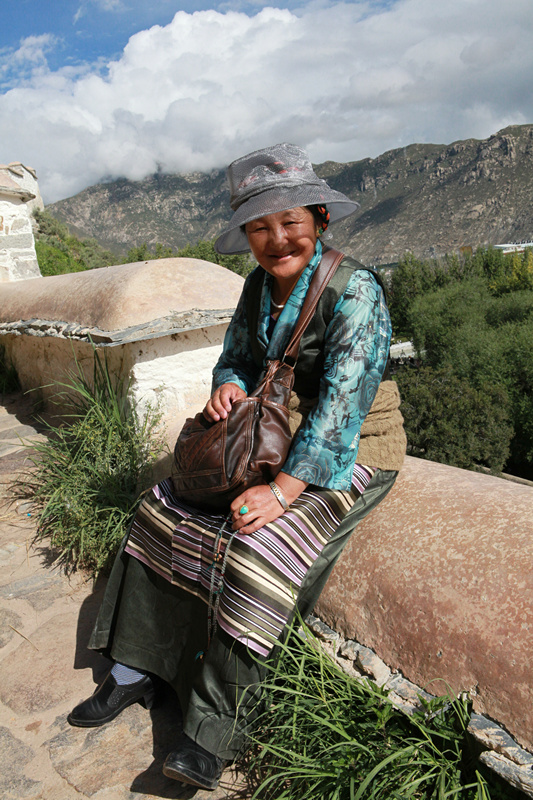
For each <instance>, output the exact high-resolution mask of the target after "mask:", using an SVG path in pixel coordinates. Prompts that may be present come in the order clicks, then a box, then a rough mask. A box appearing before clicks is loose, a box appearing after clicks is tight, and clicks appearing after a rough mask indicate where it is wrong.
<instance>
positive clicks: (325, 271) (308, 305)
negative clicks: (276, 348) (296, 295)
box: [282, 247, 344, 366]
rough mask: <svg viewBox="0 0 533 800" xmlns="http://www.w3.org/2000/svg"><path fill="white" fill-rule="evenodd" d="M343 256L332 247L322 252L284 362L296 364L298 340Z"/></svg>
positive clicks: (299, 340) (298, 347)
mask: <svg viewBox="0 0 533 800" xmlns="http://www.w3.org/2000/svg"><path fill="white" fill-rule="evenodd" d="M343 258H344V253H341V252H339V250H335V249H334V248H333V247H328V249H327V250H326V251H325V253H324V254H323V256H322V260H321V261H320V264H319V265H318V267H317V268H316V270H315V274H314V275H313V278H312V280H311V284H310V286H309V289H308V290H307V294H306V295H305V300H304V304H303V306H302V310H301V311H300V316H299V317H298V321H297V323H296V326H295V328H294V331H293V334H292V337H291V340H290V342H289V344H288V345H287V349H286V350H285V354H284V356H283V359H282V361H283V362H284V363H286V364H287V363H288V364H290V365H291V366H294V364H296V360H297V358H298V351H299V349H300V342H301V339H302V336H303V335H304V333H305V329H306V328H307V326H308V325H309V322H310V321H311V318H312V316H313V314H314V313H315V311H316V307H317V305H318V301H319V300H320V296H321V294H322V292H323V291H324V289H325V288H326V286H327V285H328V283H329V281H330V280H331V278H332V277H333V275H334V274H335V272H336V270H337V267H338V266H339V264H340V263H341V261H342V259H343Z"/></svg>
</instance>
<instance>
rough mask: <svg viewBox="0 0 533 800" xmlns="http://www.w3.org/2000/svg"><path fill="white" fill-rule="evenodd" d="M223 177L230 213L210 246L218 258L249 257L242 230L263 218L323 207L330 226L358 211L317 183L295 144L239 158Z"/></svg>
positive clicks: (342, 198) (311, 168)
mask: <svg viewBox="0 0 533 800" xmlns="http://www.w3.org/2000/svg"><path fill="white" fill-rule="evenodd" d="M227 175H228V182H229V186H230V192H231V198H230V205H231V207H232V209H233V211H234V212H235V213H234V214H233V217H232V218H231V220H230V221H229V223H228V227H227V228H226V230H225V231H224V232H223V233H221V235H220V236H219V237H218V239H217V240H216V242H215V250H216V251H217V252H218V253H246V252H248V250H249V249H250V247H249V245H248V239H247V238H246V234H245V233H244V231H242V230H241V225H245V224H246V223H247V222H250V221H251V220H253V219H257V218H258V217H264V216H266V215H267V214H275V213H276V212H277V211H286V210H287V209H289V208H297V207H298V206H314V205H327V207H328V211H329V214H330V219H329V222H330V224H331V223H332V222H337V221H338V220H340V219H344V217H347V216H348V215H349V214H353V212H354V211H357V209H358V208H359V203H356V202H354V201H353V200H350V199H349V198H348V197H346V195H344V194H341V192H336V191H335V190H334V189H332V188H331V187H330V186H328V184H327V183H326V181H323V180H322V179H321V178H319V177H318V175H316V174H315V172H314V170H313V167H312V165H311V162H310V160H309V156H308V155H307V153H306V152H305V150H302V148H301V147H298V146H297V145H295V144H286V143H285V144H276V145H273V146H272V147H265V148H264V149H263V150H256V151H255V152H253V153H250V154H249V155H247V156H243V157H242V158H238V159H237V160H236V161H233V162H232V163H231V164H230V165H229V167H228V170H227Z"/></svg>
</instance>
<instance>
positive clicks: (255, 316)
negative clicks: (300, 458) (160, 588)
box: [246, 256, 385, 399]
mask: <svg viewBox="0 0 533 800" xmlns="http://www.w3.org/2000/svg"><path fill="white" fill-rule="evenodd" d="M359 269H364V270H367V272H371V273H372V274H373V275H374V277H375V278H376V280H377V282H378V284H379V285H380V286H381V288H382V289H383V291H385V287H384V285H383V281H382V279H381V276H380V275H379V274H378V273H377V272H376V271H375V270H373V269H370V267H365V266H364V265H363V264H361V263H360V262H359V261H356V260H355V259H354V258H350V256H345V257H344V258H343V259H342V261H341V263H340V264H339V266H338V267H337V270H336V272H335V274H334V275H333V277H332V278H331V280H330V282H329V283H328V285H327V286H326V288H325V290H324V292H323V293H322V295H321V297H320V300H319V301H318V306H317V309H316V311H315V314H314V316H313V318H312V320H311V322H310V323H309V325H308V326H307V329H306V331H305V333H304V335H303V337H302V341H301V344H300V353H299V356H298V361H297V363H296V366H295V368H294V391H295V392H296V394H298V395H299V396H300V397H308V398H311V399H312V398H315V397H318V393H319V386H320V379H321V377H322V375H323V374H324V337H325V334H326V328H327V327H328V325H329V323H330V322H331V320H332V319H333V311H334V309H335V306H336V304H337V301H338V300H339V297H341V295H342V294H343V292H344V291H345V290H346V286H347V285H348V281H349V280H350V277H351V276H352V273H353V272H354V271H355V270H359ZM265 274H266V273H265V271H264V270H263V269H262V268H261V267H258V268H257V269H256V270H255V271H254V272H253V273H252V275H251V276H250V283H249V286H248V297H247V301H246V316H247V320H248V328H249V330H250V333H251V346H252V356H253V359H254V361H255V363H256V365H257V367H258V368H259V369H261V370H262V369H263V367H264V358H265V352H266V351H265V348H264V347H262V346H261V343H260V342H259V340H258V338H257V328H258V323H259V308H260V305H261V291H262V288H263V282H264V279H265Z"/></svg>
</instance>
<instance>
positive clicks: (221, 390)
mask: <svg viewBox="0 0 533 800" xmlns="http://www.w3.org/2000/svg"><path fill="white" fill-rule="evenodd" d="M245 397H246V392H245V391H244V390H243V389H241V387H240V386H237V384H236V383H223V384H222V386H219V387H218V389H215V391H214V392H213V394H212V396H211V397H210V398H209V400H208V401H207V403H206V406H205V408H204V411H203V414H204V417H205V418H206V419H207V420H209V421H210V422H218V421H219V420H220V419H226V417H227V416H228V414H229V412H230V411H231V407H232V405H233V403H234V402H235V401H236V400H244V398H245Z"/></svg>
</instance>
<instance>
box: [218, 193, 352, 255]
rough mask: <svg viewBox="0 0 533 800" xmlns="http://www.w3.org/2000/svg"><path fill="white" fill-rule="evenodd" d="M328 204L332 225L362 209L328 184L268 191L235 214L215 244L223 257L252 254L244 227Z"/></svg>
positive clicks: (251, 199) (248, 202)
mask: <svg viewBox="0 0 533 800" xmlns="http://www.w3.org/2000/svg"><path fill="white" fill-rule="evenodd" d="M315 205H327V207H328V211H329V214H330V220H329V222H330V225H331V223H333V222H338V221H339V220H340V219H344V218H345V217H348V216H349V215H350V214H353V213H354V212H355V211H357V209H358V208H359V203H356V202H355V201H354V200H350V198H349V197H346V195H344V194H342V193H341V192H336V191H335V190H334V189H330V187H329V186H328V185H327V184H325V185H319V186H318V185H316V186H315V185H313V184H302V185H301V186H292V187H288V188H282V187H275V188H272V189H266V190H265V191H264V192H261V193H260V194H257V195H254V196H253V197H250V199H249V200H247V201H246V202H245V203H243V204H242V205H241V206H239V208H238V209H237V210H236V211H235V213H234V215H233V216H232V218H231V219H230V221H229V223H228V227H227V228H226V230H225V231H223V232H222V233H221V234H220V236H219V237H218V238H217V240H216V241H215V250H216V251H217V253H221V254H223V255H230V254H231V255H236V254H238V253H248V252H249V251H250V246H249V244H248V238H247V236H246V234H245V233H244V231H243V230H242V229H241V226H242V225H246V223H247V222H251V221H252V220H253V219H258V218H259V217H266V216H268V215H269V214H276V213H277V212H278V211H287V210H288V209H289V208H298V207H299V206H315Z"/></svg>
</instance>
